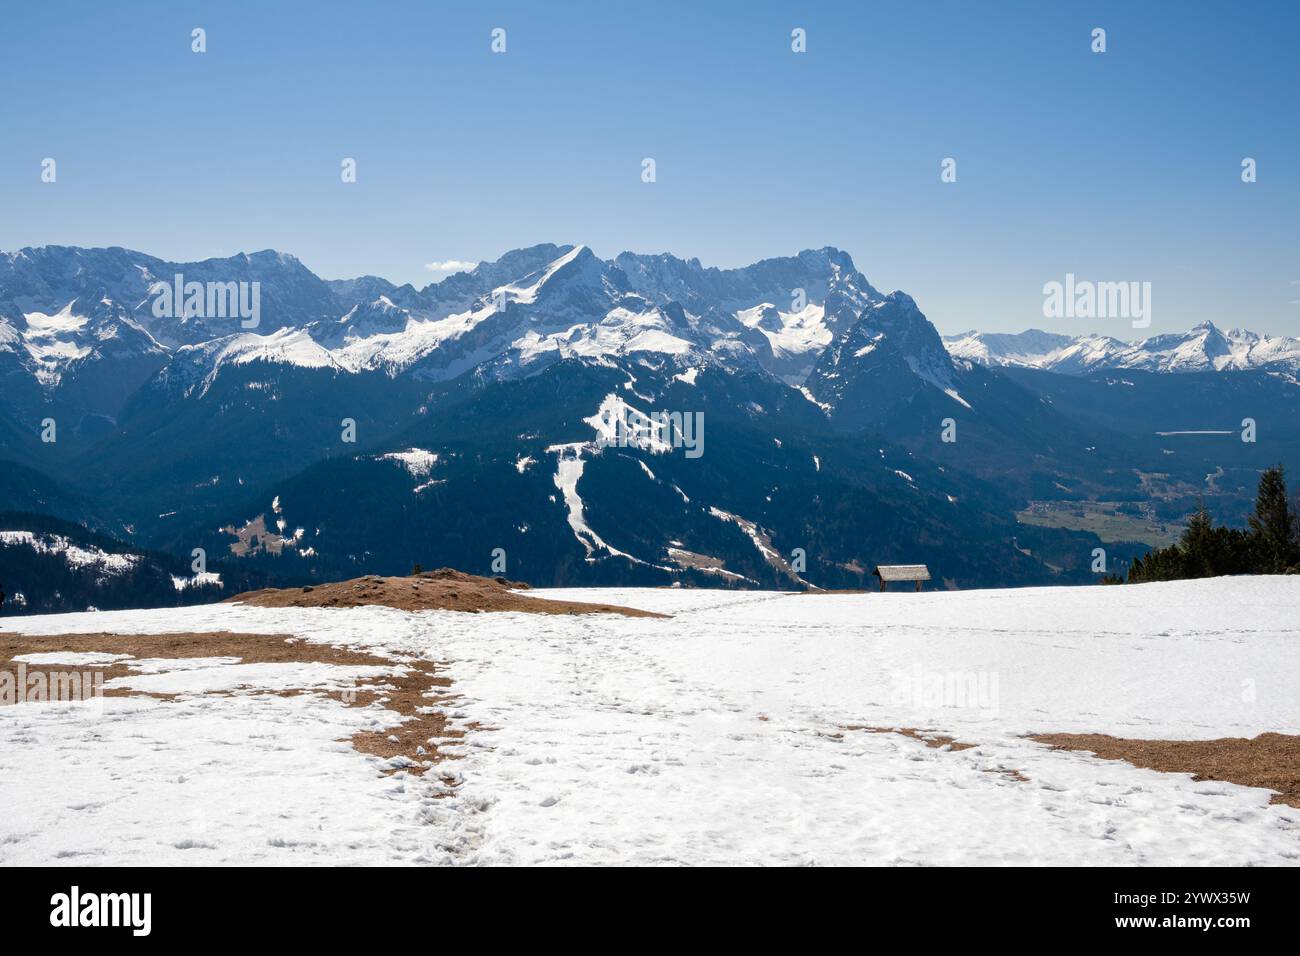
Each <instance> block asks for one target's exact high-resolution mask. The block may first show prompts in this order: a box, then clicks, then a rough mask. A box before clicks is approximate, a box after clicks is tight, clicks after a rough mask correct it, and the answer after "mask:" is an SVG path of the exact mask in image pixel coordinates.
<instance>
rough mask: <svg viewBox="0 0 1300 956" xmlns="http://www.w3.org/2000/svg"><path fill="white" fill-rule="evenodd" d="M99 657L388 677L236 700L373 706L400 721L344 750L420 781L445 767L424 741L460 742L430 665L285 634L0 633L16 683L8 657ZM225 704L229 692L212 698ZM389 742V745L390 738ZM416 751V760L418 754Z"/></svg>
mask: <svg viewBox="0 0 1300 956" xmlns="http://www.w3.org/2000/svg"><path fill="white" fill-rule="evenodd" d="M89 651H99V652H102V653H106V654H130V655H131V657H132V658H135V659H149V658H169V659H178V660H180V659H186V658H196V657H233V658H238V659H239V660H240V662H241V663H244V664H280V663H290V662H310V663H320V664H335V665H340V666H375V667H384V668H389V669H391V670H392V673H391V674H388V675H385V676H383V677H380V678H377V679H376V680H375V682H374V683H372V684H370V685H368V686H365V687H361V688H358V689H357V690H356V691H337V690H334V691H325V690H320V689H317V688H297V689H291V690H276V691H271V690H259V689H257V688H249V689H248V690H247V691H241V692H242V693H252V694H278V695H281V696H286V697H293V696H297V695H299V694H318V695H321V696H326V697H330V698H333V699H334V700H337V701H339V702H340V703H342V704H344V705H346V706H350V707H364V706H367V705H369V704H371V703H378V704H380V705H381V706H383V707H384V708H385V709H387V710H391V711H395V712H396V713H398V714H400V715H401V718H402V719H401V720H400V721H399V722H398V723H396V724H395V725H393V726H391V727H386V728H384V729H383V730H382V731H361V732H358V733H356V734H354V735H353V736H352V746H353V747H354V748H356V749H357V750H359V751H361V752H362V753H368V754H374V755H375V756H377V757H381V758H384V759H388V758H391V757H396V756H403V757H406V758H408V759H410V760H412V761H414V764H413V765H412V766H408V767H406V768H404V769H405V770H406V771H407V772H409V773H415V774H421V773H424V771H425V770H427V769H428V767H427V763H434V762H437V761H439V760H443V759H446V758H445V756H444V755H442V754H439V753H438V749H437V745H436V744H434V743H432V742H431V738H451V739H458V738H460V737H463V736H464V734H463V732H461V731H457V730H452V729H449V728H448V727H447V720H446V717H445V716H444V715H443V714H442V713H440V712H438V709H437V708H438V705H439V704H442V703H445V702H446V701H447V700H449V699H451V696H452V695H451V694H450V693H449V688H450V686H451V680H450V679H449V678H446V677H442V676H439V674H438V670H439V667H440V666H443V665H439V664H437V663H435V662H433V661H425V660H418V659H411V660H406V659H394V658H388V657H380V656H377V655H375V654H371V653H367V652H365V651H357V650H351V649H349V648H345V647H334V646H331V645H329V644H313V643H310V642H308V641H304V640H302V639H301V638H295V637H291V636H288V635H285V634H233V633H231V632H229V631H216V632H210V633H181V634H59V635H52V636H35V635H25V634H21V635H20V634H10V633H5V632H0V671H4V670H7V671H9V672H10V673H12V674H13V675H14V679H15V681H16V680H17V677H18V664H17V663H16V662H15V661H14V658H15V657H19V656H22V655H25V654H41V653H53V652H77V653H84V652H89ZM131 663H132V661H130V660H123V661H117V662H116V663H113V664H108V665H98V666H97V665H89V664H77V665H71V664H28V665H27V674H28V675H31V674H35V673H38V672H41V671H44V672H46V673H47V674H49V673H54V672H56V671H70V670H75V671H78V672H81V673H102V674H103V675H104V680H105V681H109V680H112V679H113V678H115V677H128V676H131V675H132V674H135V673H136V671H133V670H132V669H131V668H130V666H129V665H130V664H131ZM102 693H103V696H105V697H154V698H158V699H161V700H172V699H174V698H175V697H176V695H175V694H156V693H149V692H145V691H138V690H132V689H130V688H126V687H114V688H103V689H102ZM211 693H213V694H216V695H220V696H226V695H229V694H230V693H231V692H230V691H225V690H222V691H214V692H211ZM394 737H395V738H396V740H393V739H390V738H394ZM420 747H423V748H424V750H425V753H424V754H420V753H419V751H418V748H420Z"/></svg>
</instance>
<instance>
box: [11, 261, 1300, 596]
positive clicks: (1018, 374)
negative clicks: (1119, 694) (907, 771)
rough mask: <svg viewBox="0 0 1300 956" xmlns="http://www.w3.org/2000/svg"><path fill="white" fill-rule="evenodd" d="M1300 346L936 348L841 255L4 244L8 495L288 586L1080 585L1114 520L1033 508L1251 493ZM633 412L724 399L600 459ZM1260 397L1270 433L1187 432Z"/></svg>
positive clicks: (1285, 428)
mask: <svg viewBox="0 0 1300 956" xmlns="http://www.w3.org/2000/svg"><path fill="white" fill-rule="evenodd" d="M178 276H179V277H181V280H180V281H181V282H182V283H198V284H199V285H200V287H201V288H202V289H204V290H211V289H213V288H214V287H215V288H217V289H218V291H220V289H222V288H226V287H229V288H231V289H233V288H235V287H237V286H239V284H241V283H243V284H245V285H251V284H252V283H256V284H257V289H258V296H259V298H258V302H259V303H260V312H259V314H258V316H257V321H258V325H257V327H256V328H246V327H245V324H246V323H245V320H244V318H243V317H242V316H239V315H234V314H233V313H231V312H229V311H227V312H224V313H222V314H217V313H215V312H214V311H213V310H212V309H211V308H210V307H208V306H207V305H206V303H205V304H202V305H200V306H199V307H197V308H196V309H194V310H191V311H190V312H187V311H186V310H185V309H184V308H183V307H177V308H171V309H166V308H164V309H159V308H158V307H157V306H158V303H159V291H158V290H159V284H160V283H161V284H165V285H167V286H173V284H175V283H176V282H177V281H178V280H177V277H178ZM200 298H202V297H200ZM1298 357H1300V343H1297V342H1296V341H1295V340H1291V339H1282V338H1266V337H1262V336H1256V335H1254V334H1252V333H1248V332H1239V331H1234V332H1229V333H1221V332H1219V330H1218V329H1216V328H1214V327H1213V326H1210V325H1204V326H1200V327H1198V328H1196V329H1193V330H1192V331H1191V332H1188V333H1185V334H1178V335H1166V336H1157V337H1154V338H1151V339H1147V340H1145V341H1143V342H1140V343H1135V344H1127V343H1123V342H1119V341H1118V340H1115V339H1108V338H1105V337H1100V336H1086V337H1080V338H1071V337H1068V336H1062V335H1056V334H1052V333H1048V332H1041V331H1030V332H1026V333H1023V334H1021V335H996V334H982V333H970V334H967V335H964V336H950V337H948V338H947V339H946V340H945V338H943V337H941V336H940V335H939V333H938V331H937V330H936V329H935V327H934V326H933V324H931V323H930V321H929V320H928V319H927V318H926V316H925V315H924V313H923V312H922V310H921V308H920V306H919V305H918V303H917V301H916V300H915V299H913V298H912V297H911V296H910V295H908V294H906V293H904V292H891V293H888V294H885V293H882V292H880V291H878V289H877V288H876V287H875V286H873V285H872V283H871V282H869V281H868V279H867V278H866V276H865V275H864V274H863V273H862V272H860V271H859V270H858V268H857V266H856V265H855V264H854V262H853V260H852V259H851V257H850V256H849V255H848V254H847V253H845V252H843V251H841V250H838V249H835V248H833V247H826V248H822V249H817V250H805V251H804V252H801V253H799V254H797V255H793V256H788V257H781V258H774V259H767V260H763V261H761V262H757V263H755V264H753V265H750V266H747V267H744V268H738V269H716V268H710V267H706V266H704V265H702V264H701V263H700V262H699V261H698V260H696V259H684V258H679V257H676V256H673V255H669V254H658V255H643V254H634V253H622V254H620V255H618V256H616V257H614V258H613V259H608V260H606V259H601V258H599V257H597V256H596V255H594V254H593V253H592V252H591V250H590V249H588V248H586V247H585V246H570V245H550V244H543V245H537V246H532V247H529V248H524V249H518V250H515V251H512V252H509V253H507V254H506V255H504V256H502V257H501V258H500V259H498V260H496V261H495V262H484V263H480V264H479V265H478V266H476V267H474V268H473V269H471V270H469V271H467V272H462V273H457V274H455V275H451V276H448V277H447V278H445V279H443V280H442V281H440V282H437V283H434V284H431V285H428V286H425V287H424V288H421V289H417V288H415V287H413V286H410V285H403V286H397V285H394V284H393V283H390V282H388V281H386V280H384V279H382V278H378V277H374V276H365V277H361V278H357V279H350V280H343V281H327V280H323V279H321V278H319V277H317V276H316V275H314V274H313V273H312V272H311V271H310V270H309V269H307V268H306V267H305V266H304V265H303V264H302V263H301V262H299V261H298V260H297V259H296V258H294V257H293V256H291V255H287V254H284V253H279V252H273V251H264V252H258V253H253V254H249V255H244V254H241V255H237V256H233V257H230V258H226V259H209V260H205V261H203V262H191V263H174V262H167V261H164V260H161V259H158V258H156V257H152V256H149V255H146V254H143V253H139V252H133V251H130V250H126V249H121V248H107V249H82V248H74V247H55V246H49V247H42V248H37V249H23V250H20V251H18V252H14V253H6V254H0V459H3V460H5V461H4V468H3V469H2V470H0V496H2V497H4V499H5V501H6V502H7V506H8V507H9V508H12V509H23V510H26V511H33V512H38V513H41V514H47V515H51V516H54V517H56V518H61V519H70V520H75V521H78V522H82V523H84V524H86V525H88V526H90V527H91V528H94V529H96V530H99V531H105V532H108V533H111V534H112V535H114V536H116V537H119V538H123V539H125V540H126V541H127V542H129V543H130V544H131V545H132V546H135V547H149V548H158V549H162V550H169V551H171V552H174V553H176V554H179V555H182V556H184V555H188V554H190V553H191V551H192V550H193V549H194V548H202V549H204V550H205V551H206V553H208V554H209V555H211V556H213V560H214V561H215V560H218V559H221V560H225V561H229V562H235V563H236V565H237V566H239V567H241V568H247V569H260V571H263V572H266V573H270V574H274V575H277V576H281V577H284V578H287V579H293V580H298V579H302V580H318V579H327V578H332V577H339V576H345V575H348V574H352V573H356V572H358V571H377V572H395V571H405V570H409V567H410V565H411V564H412V563H413V562H415V561H419V562H420V563H422V564H423V565H424V566H425V567H433V566H436V565H437V564H449V565H455V566H458V567H461V568H463V569H465V570H471V571H484V570H488V564H489V562H490V561H491V555H493V554H494V553H495V552H496V551H497V550H500V551H501V552H502V553H504V554H505V555H507V560H508V562H509V565H508V573H509V574H510V575H511V576H512V577H516V578H522V579H525V580H530V581H533V582H534V583H551V584H563V583H618V582H625V583H633V582H634V583H658V584H676V583H687V584H700V583H706V584H712V585H724V586H789V587H804V586H809V585H815V586H822V587H844V586H861V585H862V584H864V583H866V581H865V575H866V574H867V573H868V572H869V570H870V566H871V564H872V563H874V562H878V561H887V560H900V561H902V560H908V561H911V560H915V561H927V562H929V563H930V564H931V565H932V566H933V568H934V570H935V571H936V578H937V579H938V580H941V581H943V582H945V583H947V584H948V585H950V586H961V587H965V586H973V585H983V584H1005V583H1042V582H1045V581H1079V580H1090V579H1093V577H1094V575H1093V574H1092V572H1091V570H1090V568H1091V561H1092V552H1093V550H1094V548H1095V547H1097V546H1099V545H1100V544H1102V542H1101V541H1100V540H1099V539H1098V538H1097V537H1096V535H1094V534H1092V533H1088V532H1083V531H1078V530H1073V531H1072V530H1068V529H1065V528H1055V527H1041V526H1038V525H1026V524H1024V523H1022V522H1019V521H1018V520H1017V519H1016V513H1017V512H1018V511H1020V510H1022V509H1024V508H1026V507H1027V506H1028V505H1029V504H1030V503H1032V502H1040V503H1041V502H1045V501H1046V502H1049V503H1050V502H1063V501H1065V502H1068V501H1072V500H1079V499H1085V498H1087V499H1096V500H1105V501H1109V502H1112V503H1116V502H1117V503H1119V504H1116V507H1120V506H1123V507H1128V505H1123V503H1124V502H1133V503H1136V502H1141V503H1142V508H1144V509H1146V510H1145V511H1143V514H1144V515H1145V516H1146V517H1145V518H1144V520H1148V521H1155V520H1157V518H1158V517H1159V519H1160V520H1164V519H1166V518H1168V519H1176V517H1177V516H1179V515H1180V514H1181V513H1185V510H1186V509H1187V508H1188V507H1189V506H1190V505H1189V503H1191V502H1193V501H1194V500H1195V498H1196V497H1197V496H1198V495H1200V494H1204V493H1210V494H1212V495H1214V496H1216V500H1218V501H1220V502H1222V504H1223V507H1224V508H1226V509H1229V510H1232V509H1236V508H1238V506H1239V505H1240V504H1241V502H1242V501H1243V500H1244V498H1243V496H1244V495H1246V494H1248V491H1249V489H1251V488H1253V485H1254V478H1255V474H1256V472H1257V470H1258V469H1259V468H1260V467H1263V466H1264V465H1266V464H1269V463H1272V462H1273V461H1276V460H1293V453H1294V452H1295V450H1296V449H1297V448H1298V447H1300V441H1298V440H1297V439H1298V438H1300V415H1297V414H1296V412H1297V411H1298V410H1300V389H1298V388H1297V386H1296V384H1295V377H1294V374H1295V371H1296V368H1297V367H1300V362H1298V361H1297V359H1298ZM1116 370H1122V371H1123V372H1124V375H1123V376H1122V377H1116V376H1114V375H1113V372H1115V371H1116ZM1173 372H1177V373H1180V374H1177V375H1175V374H1167V373H1173ZM1064 373H1069V374H1064ZM622 406H626V407H627V408H629V409H631V410H632V412H633V413H635V414H648V413H651V412H654V411H657V410H667V411H676V412H678V413H679V414H690V415H695V414H699V415H702V420H703V421H704V423H705V429H704V436H703V438H704V444H703V448H704V453H703V454H702V455H701V456H700V457H699V458H698V459H691V458H686V457H685V456H684V455H683V454H682V451H681V449H675V448H671V447H668V448H665V447H661V446H660V445H657V444H655V443H654V442H644V441H634V442H631V443H628V444H626V445H623V446H618V447H611V446H608V445H607V444H606V443H603V442H602V441H601V440H600V437H601V432H600V427H599V422H600V420H601V419H600V416H602V415H607V414H609V413H610V411H611V409H617V408H618V407H622ZM1246 417H1249V418H1251V419H1252V420H1254V421H1256V422H1257V423H1258V431H1259V434H1260V436H1261V438H1260V440H1259V441H1258V442H1255V443H1249V444H1248V443H1243V442H1241V441H1221V442H1219V443H1218V444H1211V443H1208V442H1201V443H1200V444H1190V443H1188V442H1183V443H1182V444H1176V443H1171V440H1170V439H1168V438H1167V437H1163V436H1164V435H1166V434H1167V433H1169V432H1177V431H1179V430H1187V431H1198V430H1202V431H1203V430H1215V431H1218V432H1222V433H1223V434H1228V433H1229V432H1231V431H1232V430H1235V429H1238V428H1239V427H1240V423H1241V422H1242V420H1243V419H1244V418H1246ZM348 422H350V423H351V426H346V423H348ZM51 425H53V426H54V427H53V429H52V428H51ZM55 431H57V438H56V439H55V438H54V434H55ZM52 439H53V440H52ZM1133 507H1136V505H1134V506H1133ZM1157 508H1158V509H1159V511H1160V515H1159V516H1157V515H1156V511H1155V510H1154V509H1157ZM1160 516H1163V517H1160ZM10 530H14V529H10ZM17 530H23V529H17ZM20 539H21V540H26V539H24V538H22V536H18V537H16V538H14V540H20ZM1108 546H1109V547H1110V548H1111V550H1112V552H1113V553H1115V554H1116V555H1123V554H1130V553H1136V552H1137V551H1138V550H1139V549H1140V547H1141V545H1140V543H1139V542H1136V541H1132V540H1129V541H1125V540H1122V539H1116V538H1115V537H1114V535H1111V538H1110V541H1109V542H1108Z"/></svg>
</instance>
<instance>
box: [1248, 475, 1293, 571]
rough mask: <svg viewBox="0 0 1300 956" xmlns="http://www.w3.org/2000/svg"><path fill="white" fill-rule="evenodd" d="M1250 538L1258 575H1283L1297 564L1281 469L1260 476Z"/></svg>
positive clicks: (1291, 517) (1251, 518)
mask: <svg viewBox="0 0 1300 956" xmlns="http://www.w3.org/2000/svg"><path fill="white" fill-rule="evenodd" d="M1250 536H1251V551H1252V555H1253V558H1254V561H1253V563H1254V565H1255V567H1254V570H1255V572H1256V573H1257V574H1284V573H1286V570H1287V569H1288V568H1289V567H1291V566H1293V565H1294V564H1296V563H1297V561H1300V553H1297V552H1298V550H1300V549H1297V542H1296V536H1297V528H1296V515H1295V512H1293V511H1292V509H1291V504H1290V502H1289V501H1288V500H1287V491H1286V475H1285V472H1284V471H1283V469H1282V466H1281V465H1275V466H1274V467H1272V468H1268V469H1266V470H1265V471H1264V473H1263V474H1262V475H1260V476H1259V490H1258V492H1257V493H1256V496H1255V511H1254V513H1253V514H1252V515H1251V516H1250Z"/></svg>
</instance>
